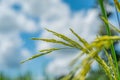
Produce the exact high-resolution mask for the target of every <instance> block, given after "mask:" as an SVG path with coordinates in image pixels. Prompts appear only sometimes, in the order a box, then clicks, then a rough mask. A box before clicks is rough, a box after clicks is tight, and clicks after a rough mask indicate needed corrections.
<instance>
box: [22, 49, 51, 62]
mask: <svg viewBox="0 0 120 80" xmlns="http://www.w3.org/2000/svg"><path fill="white" fill-rule="evenodd" d="M50 52H51V51H48V52H45V53H40V54H35V55H33V56H32V57H30V58H28V59H26V60H24V61H21V64H22V63H25V62H26V61H29V60H32V59H35V58H37V57H40V56H43V55H46V54H48V53H50Z"/></svg>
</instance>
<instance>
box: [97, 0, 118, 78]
mask: <svg viewBox="0 0 120 80" xmlns="http://www.w3.org/2000/svg"><path fill="white" fill-rule="evenodd" d="M98 1H99V4H100V8H101V11H102V16H103V17H105V19H106V20H108V18H107V14H106V10H105V8H104V3H103V0H98ZM105 26H106V30H107V35H109V36H111V32H110V27H109V24H107V23H105ZM111 44H112V45H111V47H110V49H111V52H112V57H113V60H114V64H115V67H116V70H117V74H118V80H120V74H119V68H118V63H117V58H116V53H115V49H114V45H113V41H111Z"/></svg>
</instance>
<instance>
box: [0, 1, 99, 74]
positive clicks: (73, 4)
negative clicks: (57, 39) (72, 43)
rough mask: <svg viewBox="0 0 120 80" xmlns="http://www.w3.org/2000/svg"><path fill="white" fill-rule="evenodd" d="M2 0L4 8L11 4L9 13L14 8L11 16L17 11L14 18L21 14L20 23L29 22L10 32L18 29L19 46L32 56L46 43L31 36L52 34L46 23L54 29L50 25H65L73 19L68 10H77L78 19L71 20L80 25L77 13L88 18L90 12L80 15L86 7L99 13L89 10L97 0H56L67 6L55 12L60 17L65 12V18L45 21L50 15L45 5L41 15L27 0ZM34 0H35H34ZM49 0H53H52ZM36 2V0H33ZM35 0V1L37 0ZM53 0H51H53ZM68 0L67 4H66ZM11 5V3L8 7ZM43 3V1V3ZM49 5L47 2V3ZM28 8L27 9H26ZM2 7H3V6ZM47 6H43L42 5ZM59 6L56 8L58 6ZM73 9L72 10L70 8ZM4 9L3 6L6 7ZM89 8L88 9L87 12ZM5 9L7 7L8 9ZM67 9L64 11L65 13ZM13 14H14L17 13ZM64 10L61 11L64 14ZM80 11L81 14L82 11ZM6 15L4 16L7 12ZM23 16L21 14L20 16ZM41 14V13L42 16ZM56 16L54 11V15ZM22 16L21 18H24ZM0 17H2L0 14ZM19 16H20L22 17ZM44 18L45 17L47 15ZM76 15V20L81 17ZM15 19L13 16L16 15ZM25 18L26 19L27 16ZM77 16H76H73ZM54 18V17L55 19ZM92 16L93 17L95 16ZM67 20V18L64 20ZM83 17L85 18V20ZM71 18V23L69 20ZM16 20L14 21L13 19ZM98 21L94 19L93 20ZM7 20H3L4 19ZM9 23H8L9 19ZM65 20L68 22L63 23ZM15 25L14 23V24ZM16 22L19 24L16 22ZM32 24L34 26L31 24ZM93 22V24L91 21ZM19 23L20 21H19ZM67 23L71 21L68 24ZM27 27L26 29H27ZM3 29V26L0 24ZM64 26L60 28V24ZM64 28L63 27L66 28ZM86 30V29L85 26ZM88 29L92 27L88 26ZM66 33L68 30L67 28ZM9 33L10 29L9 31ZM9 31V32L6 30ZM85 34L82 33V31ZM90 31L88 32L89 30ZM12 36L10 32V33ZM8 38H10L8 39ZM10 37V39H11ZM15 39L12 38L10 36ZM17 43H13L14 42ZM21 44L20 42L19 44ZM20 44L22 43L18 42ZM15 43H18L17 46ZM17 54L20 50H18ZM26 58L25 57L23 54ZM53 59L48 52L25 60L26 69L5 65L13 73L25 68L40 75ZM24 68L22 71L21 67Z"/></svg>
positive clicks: (75, 11) (94, 13)
mask: <svg viewBox="0 0 120 80" xmlns="http://www.w3.org/2000/svg"><path fill="white" fill-rule="evenodd" d="M2 1H3V4H2V5H1V6H2V7H3V9H4V8H5V9H8V8H10V9H8V13H9V11H13V12H11V13H10V16H12V15H11V14H13V13H14V14H15V15H16V16H15V19H16V17H18V23H19V20H20V19H21V21H20V22H21V23H20V24H22V23H24V21H25V22H26V23H25V24H23V25H22V27H23V28H21V27H20V30H16V28H15V29H14V27H13V31H12V32H10V34H11V35H13V34H12V33H13V32H14V35H15V33H16V34H18V35H15V36H17V37H18V38H19V40H20V42H22V46H20V47H18V51H20V50H21V51H22V50H23V52H24V50H25V52H28V54H26V55H29V53H30V56H31V55H33V54H36V53H38V51H37V49H36V48H37V47H38V46H41V47H42V46H43V45H42V44H41V43H42V42H41V43H40V44H38V42H37V41H33V40H31V38H32V37H44V35H45V36H48V35H49V34H47V33H45V32H44V31H43V28H44V27H41V26H44V25H45V26H49V27H50V28H52V29H54V27H51V25H53V26H56V25H58V26H59V25H60V26H66V25H67V24H65V23H66V22H68V21H70V22H71V21H72V20H71V18H69V16H68V17H66V16H64V15H66V14H68V13H69V14H72V13H74V16H75V23H72V24H74V25H79V23H80V22H81V21H80V22H78V21H77V22H76V16H78V18H79V17H80V18H81V19H80V20H82V19H84V18H86V16H89V15H85V16H84V17H81V15H83V13H84V11H86V14H87V13H89V12H90V13H91V14H92V15H96V14H97V13H96V12H95V11H88V10H89V9H91V8H92V7H94V5H95V0H62V2H56V3H58V4H59V5H60V7H61V5H63V8H64V9H65V10H68V11H63V12H62V9H60V10H61V11H55V13H57V15H58V16H59V18H58V19H61V16H62V18H63V20H58V22H54V21H53V22H48V23H47V22H46V21H44V20H45V19H47V18H46V17H48V18H49V14H47V11H49V9H46V11H44V10H41V11H43V12H44V14H46V15H44V14H42V12H41V11H40V14H41V15H43V16H41V15H39V14H38V13H39V11H38V10H37V9H36V7H35V8H33V9H32V10H31V11H30V10H29V9H28V8H29V7H28V6H27V7H26V4H28V3H29V2H28V3H24V1H23V2H22V0H21V1H19V0H18V1H17V0H15V1H13V2H12V1H9V0H6V1H5V2H4V0H2ZM31 1H32V0H31ZM49 1H50V0H49ZM58 1H59V0H58ZM33 2H34V0H33ZM35 2H36V1H35ZM50 2H51V1H50ZM64 4H65V5H64ZM31 5H32V2H31V3H30V6H31ZM9 6H10V7H9ZM34 6H35V5H33V6H32V7H34ZM43 6H44V5H43ZM24 7H25V10H24ZM32 7H30V8H32ZM40 7H41V6H39V7H38V6H37V8H38V9H39V8H40ZM45 7H46V6H45ZM26 8H27V9H26ZM0 9H1V10H3V9H2V8H0ZM34 9H36V10H34ZM43 9H44V8H43ZM55 9H56V8H55ZM69 9H70V10H69ZM3 11H4V10H3ZM34 11H36V12H34ZM87 11H88V12H87ZM5 12H6V11H5ZM64 12H65V13H64ZM62 13H64V14H62ZM14 14H13V15H14ZM51 14H54V11H53V13H51ZM61 14H62V15H61ZM79 14H80V15H79ZM0 15H4V13H3V14H0ZM6 15H8V14H6ZM6 15H5V16H6ZM19 16H20V17H19ZM39 16H40V17H39ZM53 16H54V15H53ZM21 17H22V18H21ZM64 17H65V19H64ZM89 17H90V20H89V19H87V18H86V20H85V22H86V23H89V22H90V21H91V16H89ZM0 18H1V17H0ZM19 18H20V19H19ZM44 18H45V19H44ZM78 18H77V20H79V19H78ZM13 19H14V18H13ZM24 19H25V20H24ZM68 19H70V20H68ZM73 19H74V18H73ZM22 20H23V22H22ZM53 20H54V19H53ZM92 20H93V19H92ZM13 21H16V20H13ZM64 21H65V22H64ZM73 21H74V20H73ZM83 21H84V20H83ZM93 21H94V20H93ZM70 22H69V23H70ZM14 23H15V22H14ZM94 23H95V22H94ZM0 24H2V22H0ZM3 24H4V23H3ZM6 24H7V23H6ZM61 24H63V25H61ZM64 24H65V25H64ZM11 25H12V24H11ZM15 25H16V24H15ZM31 25H32V26H31ZM90 25H91V24H90ZM17 26H18V27H19V25H17ZM25 26H31V27H30V28H31V29H30V28H29V27H27V28H26V27H25ZM34 26H36V27H34ZM67 26H68V25H67ZM83 26H84V25H83ZM10 28H12V27H10ZM24 28H25V29H24ZM59 28H60V27H58V31H60V30H59ZM63 28H65V29H68V28H67V27H62V29H63ZM0 29H1V28H0ZM2 29H3V30H4V25H3V28H2ZM55 29H57V28H55ZM60 29H61V28H60ZM75 29H76V30H77V28H75ZM5 30H7V29H6V26H5ZM63 30H64V29H63ZM83 31H84V30H83ZM88 31H89V30H88ZM60 32H64V31H60ZM78 32H80V31H79V30H78ZM66 33H67V32H66ZM6 34H7V33H6ZM6 34H4V33H0V35H2V36H4V35H6ZM7 35H8V34H7ZM14 35H13V37H14ZM81 35H82V34H81ZM87 35H89V34H87ZM10 37H11V36H10ZM14 38H16V37H14ZM8 40H9V39H8ZM10 40H11V39H10ZM11 41H12V40H11ZM13 44H14V43H13ZM14 45H16V44H14ZM20 45H21V44H20ZM18 46H19V45H18ZM15 47H16V46H15ZM15 47H13V48H15ZM16 54H17V53H16ZM18 54H20V53H18ZM14 57H16V56H14ZM24 59H25V58H24ZM52 60H53V57H48V56H42V57H40V58H37V59H34V60H32V61H29V62H26V63H25V64H22V65H21V66H22V67H23V68H24V67H25V69H19V68H18V69H15V70H14V69H11V68H9V69H6V70H10V72H11V73H13V76H14V75H15V74H16V73H18V74H23V73H24V72H26V71H31V72H32V73H33V74H34V75H39V74H41V75H42V73H43V71H44V68H45V65H47V64H48V63H49V62H51V61H52ZM6 70H5V72H6V73H7V74H8V75H11V74H9V73H8V72H7V71H6ZM21 70H22V71H21Z"/></svg>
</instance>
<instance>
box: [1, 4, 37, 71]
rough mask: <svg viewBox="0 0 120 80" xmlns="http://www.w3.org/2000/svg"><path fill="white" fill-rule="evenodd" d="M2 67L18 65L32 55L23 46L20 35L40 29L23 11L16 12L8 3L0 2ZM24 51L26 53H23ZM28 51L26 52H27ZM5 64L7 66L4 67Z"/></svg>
mask: <svg viewBox="0 0 120 80" xmlns="http://www.w3.org/2000/svg"><path fill="white" fill-rule="evenodd" d="M0 4H1V5H0V65H2V66H1V67H0V69H1V68H5V67H13V66H14V67H16V66H19V65H20V63H19V62H20V60H21V59H23V58H28V56H30V54H31V53H30V52H29V50H27V49H25V48H23V44H24V42H23V41H22V38H21V37H20V34H21V33H22V32H29V33H33V32H35V31H37V30H39V29H38V27H37V25H36V24H35V22H34V21H32V20H29V19H27V18H26V16H25V15H24V14H22V13H16V12H15V11H13V10H12V9H11V8H9V6H8V4H7V3H6V4H5V3H0ZM23 53H24V54H23ZM25 53H26V54H25ZM4 66H5V67H4Z"/></svg>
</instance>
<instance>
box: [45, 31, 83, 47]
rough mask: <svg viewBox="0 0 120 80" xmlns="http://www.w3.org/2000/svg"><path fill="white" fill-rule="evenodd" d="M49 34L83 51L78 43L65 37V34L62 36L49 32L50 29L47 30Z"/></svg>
mask: <svg viewBox="0 0 120 80" xmlns="http://www.w3.org/2000/svg"><path fill="white" fill-rule="evenodd" d="M46 30H47V31H48V32H51V33H52V34H53V35H55V36H57V37H59V38H61V39H63V40H65V41H67V42H68V43H70V44H71V45H72V46H74V47H76V48H79V49H83V47H82V46H81V45H80V44H79V43H77V42H76V41H74V40H72V39H70V38H68V37H67V36H65V35H63V34H60V33H57V32H54V31H52V30H49V29H46Z"/></svg>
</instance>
